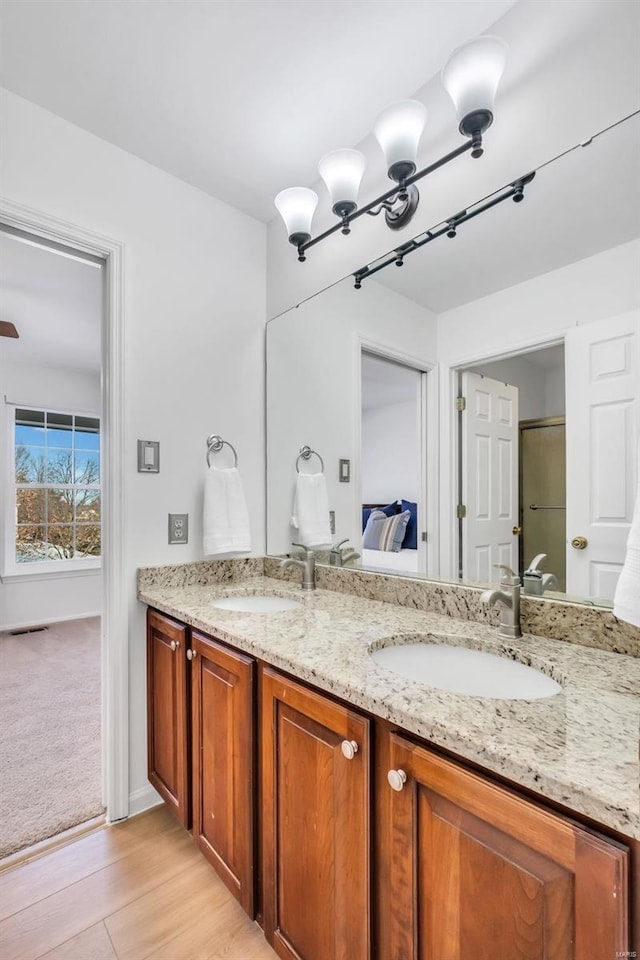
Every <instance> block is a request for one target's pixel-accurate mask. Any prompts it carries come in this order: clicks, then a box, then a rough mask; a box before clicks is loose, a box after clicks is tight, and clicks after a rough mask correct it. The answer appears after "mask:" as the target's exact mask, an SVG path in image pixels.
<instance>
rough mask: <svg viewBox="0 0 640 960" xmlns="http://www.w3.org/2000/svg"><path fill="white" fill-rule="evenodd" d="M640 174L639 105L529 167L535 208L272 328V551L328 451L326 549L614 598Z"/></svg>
mask: <svg viewBox="0 0 640 960" xmlns="http://www.w3.org/2000/svg"><path fill="white" fill-rule="evenodd" d="M639 169H640V116H638V115H637V114H636V115H634V116H632V117H631V118H628V119H626V120H624V121H622V122H619V123H616V124H614V125H613V126H612V127H611V128H609V129H607V130H605V131H603V132H602V133H600V134H598V135H597V136H596V137H594V138H593V139H592V141H591V142H590V143H588V144H585V145H579V146H577V147H576V148H575V149H573V150H570V151H568V152H567V153H565V154H563V155H562V156H560V157H557V158H554V159H552V160H550V161H549V162H548V163H547V164H544V165H543V166H542V167H540V168H538V169H537V170H536V171H535V177H534V179H533V181H532V182H531V183H530V184H529V185H528V186H527V189H526V193H525V199H524V202H522V203H517V204H514V203H512V202H511V200H507V201H505V202H504V203H500V204H497V205H496V206H494V207H493V208H491V209H489V210H487V211H486V212H485V213H483V214H482V215H481V216H477V217H475V218H474V219H472V220H469V221H468V222H467V223H465V224H463V225H462V226H461V227H460V228H459V229H458V230H457V235H456V236H455V237H454V238H447V237H446V236H443V237H441V238H439V239H437V241H435V242H433V243H431V242H429V243H428V244H426V245H425V246H423V247H421V248H420V249H416V250H415V252H413V253H411V254H410V255H407V256H405V258H404V262H403V265H402V267H401V268H399V267H397V266H395V265H394V264H391V265H389V266H387V267H386V268H385V269H381V270H379V271H378V272H376V273H375V274H374V275H371V276H370V277H368V278H366V279H365V280H364V281H363V282H362V286H361V288H360V289H355V287H354V278H353V276H349V277H346V278H345V279H343V280H342V281H340V282H339V283H336V284H335V285H334V286H332V287H330V288H329V289H327V290H324V291H323V292H321V293H319V294H318V295H316V296H315V297H312V298H311V299H309V300H307V301H305V302H304V303H303V304H301V305H299V306H298V307H296V308H293V309H292V310H289V311H288V312H286V313H284V314H282V315H280V316H278V317H276V318H274V319H273V320H271V321H270V322H269V323H268V325H267V498H268V503H267V518H268V519H267V549H268V552H269V553H270V554H271V555H283V554H288V553H290V552H292V550H293V548H292V546H291V543H292V541H296V540H297V539H299V538H300V535H301V532H302V531H301V530H300V529H299V528H296V527H295V526H293V525H292V523H291V520H292V516H293V515H294V508H293V504H294V496H295V492H296V484H297V476H298V471H302V472H309V473H317V472H319V471H320V470H321V464H322V467H323V469H324V476H325V480H326V489H327V499H328V510H329V511H330V516H331V530H330V533H329V534H328V535H327V534H326V533H325V534H324V536H323V537H322V536H321V539H324V541H325V542H323V543H319V542H316V544H315V547H316V549H318V550H319V559H320V560H321V561H322V562H327V563H333V564H336V565H344V564H346V565H348V566H349V567H359V568H364V569H373V570H380V571H385V572H392V573H396V574H399V575H405V576H414V577H415V576H419V577H426V578H429V579H444V580H449V581H452V580H460V579H461V580H464V581H470V582H473V583H482V584H484V583H488V582H495V581H496V580H497V579H498V578H499V574H498V572H497V569H496V566H495V565H496V564H500V563H501V564H506V565H507V566H509V567H511V568H512V569H514V570H517V571H518V572H519V573H520V575H521V576H523V577H524V582H525V590H526V591H527V592H530V593H534V594H538V595H540V594H542V593H544V595H545V596H550V597H558V596H563V597H564V596H569V597H571V598H575V599H580V600H583V601H585V602H597V603H605V604H606V603H607V602H610V601H611V600H612V598H613V593H614V590H615V585H616V582H617V578H618V575H619V572H620V570H621V567H622V563H623V561H624V552H625V546H626V540H627V536H628V531H629V525H630V522H631V517H632V512H633V505H634V499H635V491H636V483H637V469H638V467H637V459H636V451H637V445H638V435H639V430H640V185H639V178H638V175H637V171H638V170H639ZM527 172H528V171H514V174H515V175H517V176H519V175H523V174H524V173H527ZM424 193H425V196H424V198H423V202H425V203H426V202H428V191H427V190H425V191H424ZM481 199H482V198H478V200H479V202H480V200H481ZM452 213H453V211H452ZM423 237H424V235H423ZM383 259H384V258H383ZM306 447H308V448H309V449H310V450H311V451H313V453H312V454H311V455H310V456H309V457H308V458H306V457H300V451H301V449H303V448H306ZM316 454H318V455H319V456H316ZM319 502H320V503H322V502H324V501H319ZM371 511H375V512H371ZM380 513H382V515H383V516H382V517H381V516H380ZM398 517H400V519H397V518H398ZM391 518H396V519H393V520H392V522H391V523H386V522H385V521H386V520H390V519H391ZM363 531H366V532H365V537H364V539H363ZM400 533H401V534H402V537H401V542H400V543H398V537H399V536H400ZM345 540H346V541H347V542H346V543H341V541H345ZM332 546H333V547H334V549H333V550H332V549H331V547H332ZM390 546H391V547H392V549H389V547H390ZM398 546H399V549H397V547H398ZM394 548H396V549H394Z"/></svg>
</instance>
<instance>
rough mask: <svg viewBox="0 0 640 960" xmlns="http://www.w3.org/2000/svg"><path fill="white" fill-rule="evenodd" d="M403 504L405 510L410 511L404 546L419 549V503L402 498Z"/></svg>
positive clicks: (408, 548) (409, 548) (407, 548)
mask: <svg viewBox="0 0 640 960" xmlns="http://www.w3.org/2000/svg"><path fill="white" fill-rule="evenodd" d="M401 506H402V509H403V510H408V511H409V523H408V524H407V532H406V533H405V535H404V543H403V544H402V546H403V547H404V548H405V550H417V549H418V504H417V503H412V502H411V500H402V501H401Z"/></svg>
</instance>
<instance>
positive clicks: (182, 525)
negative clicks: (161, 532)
mask: <svg viewBox="0 0 640 960" xmlns="http://www.w3.org/2000/svg"><path fill="white" fill-rule="evenodd" d="M188 540H189V514H188V513H170V514H169V543H187V541H188Z"/></svg>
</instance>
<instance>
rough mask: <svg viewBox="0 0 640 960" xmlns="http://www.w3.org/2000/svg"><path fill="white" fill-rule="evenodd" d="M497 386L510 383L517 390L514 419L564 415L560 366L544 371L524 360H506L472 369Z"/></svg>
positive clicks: (535, 418)
mask: <svg viewBox="0 0 640 960" xmlns="http://www.w3.org/2000/svg"><path fill="white" fill-rule="evenodd" d="M470 369H473V371H474V373H481V374H483V376H485V377H491V379H492V380H498V381H499V382H500V383H510V384H511V385H512V386H514V387H517V388H518V419H520V420H537V419H540V418H543V417H560V416H562V415H563V414H564V408H565V399H564V367H563V366H562V365H558V366H555V367H550V368H549V369H545V368H544V367H541V366H540V365H539V364H537V363H532V362H531V360H528V359H527V358H526V357H509V359H508V360H494V361H493V362H487V363H479V364H478V365H477V366H474V367H473V368H470Z"/></svg>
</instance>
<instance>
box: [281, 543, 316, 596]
mask: <svg viewBox="0 0 640 960" xmlns="http://www.w3.org/2000/svg"><path fill="white" fill-rule="evenodd" d="M292 546H293V547H301V549H302V550H304V559H297V558H295V557H287V559H286V560H282V561H281V563H280V569H281V570H286V569H287V567H298V568H299V569H300V570H302V589H303V590H315V588H316V555H315V553H314V552H313V550H309V547H305V545H304V544H303V543H292Z"/></svg>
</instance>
